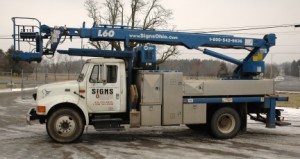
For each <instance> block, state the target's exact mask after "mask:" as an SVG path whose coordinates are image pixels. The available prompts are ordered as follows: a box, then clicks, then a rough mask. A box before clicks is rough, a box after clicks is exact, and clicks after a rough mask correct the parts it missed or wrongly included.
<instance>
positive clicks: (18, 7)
mask: <svg viewBox="0 0 300 159" xmlns="http://www.w3.org/2000/svg"><path fill="white" fill-rule="evenodd" d="M103 2H104V0H99V3H103ZM124 2H125V0H124ZM161 3H162V4H163V5H164V6H165V8H167V9H171V10H172V11H173V13H174V14H173V20H172V21H171V23H170V26H175V27H176V29H177V30H187V29H195V31H201V30H203V31H205V28H216V29H215V30H220V29H223V28H232V27H244V26H268V25H283V24H300V9H299V6H300V0H178V1H176V0H161ZM14 16H22V17H35V18H37V19H39V20H40V21H41V22H42V23H43V24H47V25H49V26H54V25H56V26H63V25H67V26H69V27H81V25H82V22H83V21H86V22H87V26H90V24H91V23H92V21H91V20H90V19H89V18H88V17H87V12H86V10H85V7H84V0H9V1H7V0H2V1H0V20H1V23H0V28H1V29H0V38H1V37H9V36H10V35H11V34H12V28H13V27H12V21H11V17H14ZM191 32H192V31H191ZM242 33H243V34H242ZM268 33H275V34H276V35H277V43H276V46H275V47H273V48H272V49H271V52H270V54H271V55H269V57H268V58H267V59H266V60H267V62H270V61H271V57H272V61H273V62H277V63H279V62H284V61H291V60H293V59H299V58H300V28H294V27H285V28H277V29H265V30H255V31H241V32H225V33H222V34H232V35H236V36H243V37H255V38H262V37H263V34H268ZM11 44H12V40H3V39H1V40H0V49H2V50H4V51H6V50H7V49H8V48H9V46H10V45H11ZM71 45H72V47H80V41H78V40H77V41H74V42H73V43H72V44H67V45H65V46H59V47H60V49H62V48H67V47H71ZM183 52H188V53H186V54H183V53H182V55H181V56H180V58H198V57H199V58H208V57H207V56H206V55H200V54H199V55H198V54H197V53H196V52H197V51H193V52H191V51H185V50H183ZM227 52H228V51H227ZM227 52H226V53H227ZM228 55H231V56H234V57H236V58H243V57H244V56H245V54H241V55H239V54H237V53H235V54H228Z"/></svg>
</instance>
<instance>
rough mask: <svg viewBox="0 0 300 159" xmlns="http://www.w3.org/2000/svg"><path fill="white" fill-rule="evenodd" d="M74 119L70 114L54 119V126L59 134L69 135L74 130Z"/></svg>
mask: <svg viewBox="0 0 300 159" xmlns="http://www.w3.org/2000/svg"><path fill="white" fill-rule="evenodd" d="M75 126H76V124H75V121H74V120H73V118H72V117H71V116H67V115H66V116H61V117H59V118H58V119H57V120H56V124H55V128H56V131H57V133H58V134H59V135H61V136H70V135H71V134H73V133H74V131H75Z"/></svg>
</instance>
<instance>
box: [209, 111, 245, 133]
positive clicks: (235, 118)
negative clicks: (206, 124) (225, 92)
mask: <svg viewBox="0 0 300 159" xmlns="http://www.w3.org/2000/svg"><path fill="white" fill-rule="evenodd" d="M240 128H241V118H240V116H239V114H238V113H237V111H236V110H234V109H232V108H229V107H224V108H220V109H218V110H217V111H216V112H215V113H214V114H213V116H212V118H211V121H210V132H211V135H212V136H214V137H216V138H219V139H229V138H233V137H235V136H236V135H237V134H238V132H239V130H240Z"/></svg>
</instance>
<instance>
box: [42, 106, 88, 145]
mask: <svg viewBox="0 0 300 159" xmlns="http://www.w3.org/2000/svg"><path fill="white" fill-rule="evenodd" d="M46 129H47V133H48V135H49V136H50V137H51V138H52V139H53V140H54V141H56V142H59V143H71V142H74V141H76V140H78V139H79V138H80V137H81V135H82V133H83V130H84V125H83V121H82V118H81V115H80V114H79V113H78V112H77V111H75V110H73V109H70V108H62V109H58V110H56V111H55V112H53V113H52V114H51V115H50V117H49V118H48V120H47V123H46Z"/></svg>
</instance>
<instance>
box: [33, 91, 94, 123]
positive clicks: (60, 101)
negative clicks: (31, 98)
mask: <svg viewBox="0 0 300 159" xmlns="http://www.w3.org/2000/svg"><path fill="white" fill-rule="evenodd" d="M37 105H38V106H45V107H46V112H45V113H40V112H37V114H38V115H47V114H48V113H49V112H51V111H53V110H55V109H59V107H63V106H68V107H72V106H74V107H77V109H79V110H81V113H82V114H83V116H84V118H85V121H86V125H89V116H88V110H87V109H86V106H85V105H84V104H83V103H81V102H79V96H77V95H76V96H75V95H63V96H62V95H58V96H52V97H51V98H44V99H42V100H39V101H37Z"/></svg>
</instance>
